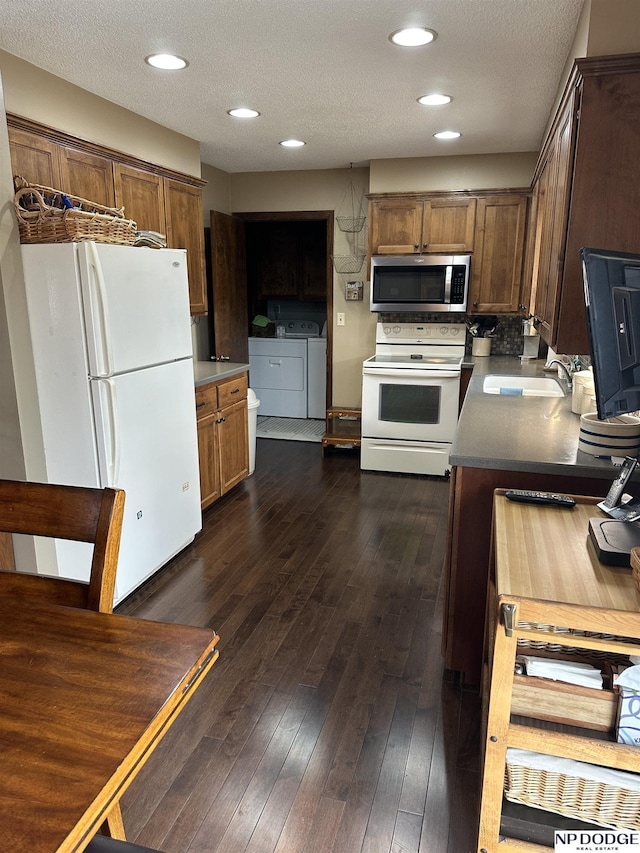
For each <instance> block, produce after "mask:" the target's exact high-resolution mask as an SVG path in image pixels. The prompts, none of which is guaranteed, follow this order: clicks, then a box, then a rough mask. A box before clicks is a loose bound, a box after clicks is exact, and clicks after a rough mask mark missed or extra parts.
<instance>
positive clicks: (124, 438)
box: [91, 359, 202, 601]
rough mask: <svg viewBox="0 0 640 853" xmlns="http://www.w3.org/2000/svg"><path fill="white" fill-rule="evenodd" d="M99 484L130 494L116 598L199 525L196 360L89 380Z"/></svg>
mask: <svg viewBox="0 0 640 853" xmlns="http://www.w3.org/2000/svg"><path fill="white" fill-rule="evenodd" d="M91 384H92V391H93V397H94V407H95V412H96V423H97V436H98V442H97V443H98V455H99V460H100V472H101V479H102V485H104V486H117V487H119V488H122V489H124V490H125V492H126V499H125V510H124V523H123V528H122V540H121V545H120V558H119V561H118V573H117V576H116V601H121V600H122V599H123V598H124V597H125V596H126V595H128V594H129V593H130V592H132V591H133V590H134V589H135V588H136V587H137V586H139V585H140V584H141V583H142V582H143V581H144V580H145V579H146V578H148V577H149V576H150V575H152V574H153V572H155V571H156V570H157V569H159V568H160V567H161V566H163V565H164V564H165V563H166V562H167V561H168V560H170V559H171V557H173V556H174V555H175V554H176V553H177V552H178V551H180V550H182V548H184V547H185V545H187V544H188V543H189V542H190V541H191V540H192V539H193V537H194V536H195V534H196V533H197V532H198V530H200V529H201V527H202V514H201V511H200V478H199V469H198V449H197V435H196V415H195V395H194V388H193V367H192V362H191V359H184V360H183V361H176V362H171V363H170V364H163V365H159V366H155V367H149V368H146V369H144V370H139V371H136V372H132V373H126V374H123V375H120V376H115V377H108V378H104V379H94V380H92V383H91Z"/></svg>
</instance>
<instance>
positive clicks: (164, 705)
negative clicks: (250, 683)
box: [0, 596, 218, 853]
mask: <svg viewBox="0 0 640 853" xmlns="http://www.w3.org/2000/svg"><path fill="white" fill-rule="evenodd" d="M217 641H218V637H217V635H216V634H215V632H214V631H211V630H209V629H204V628H194V627H189V626H184V625H172V624H164V623H160V622H149V621H146V620H142V619H133V618H129V617H126V616H118V615H114V614H106V613H94V612H92V611H88V610H80V609H74V608H68V607H62V606H59V605H49V604H44V603H35V602H29V603H25V602H21V601H17V600H16V599H13V598H10V597H8V596H7V597H1V596H0V838H1V840H2V843H1V844H0V847H1V848H2V849H3V850H7V851H9V850H10V851H11V853H54V851H55V853H79V851H81V850H84V848H85V847H86V845H87V844H88V842H89V841H90V839H91V838H92V837H93V835H95V833H96V831H97V830H98V829H99V827H100V825H101V823H102V821H103V820H104V817H105V814H106V812H107V811H108V809H109V807H110V804H111V803H113V802H114V801H115V800H117V799H118V798H119V797H120V795H121V794H122V792H123V791H124V790H125V789H126V788H127V787H128V786H129V784H130V782H131V780H132V779H133V777H134V776H135V775H136V773H137V772H138V770H139V769H140V767H141V766H142V765H143V764H144V762H145V761H146V759H147V758H148V756H149V755H150V753H151V752H152V750H153V749H154V747H155V745H156V744H157V742H158V741H159V740H160V738H161V737H162V736H163V734H164V732H165V731H166V730H167V729H168V727H169V726H170V725H171V724H172V722H173V720H174V719H175V717H176V716H177V715H178V714H179V713H180V711H181V709H182V707H183V706H184V704H185V703H186V702H187V700H188V699H189V698H190V696H191V695H192V694H193V692H194V691H195V690H196V688H197V687H198V685H199V684H200V682H201V680H202V679H203V678H204V676H205V674H206V673H207V672H208V671H209V669H210V668H211V666H212V665H213V663H214V662H215V660H216V658H217V656H218V652H217V651H216V649H215V646H216V643H217Z"/></svg>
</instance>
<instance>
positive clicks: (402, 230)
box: [369, 198, 423, 255]
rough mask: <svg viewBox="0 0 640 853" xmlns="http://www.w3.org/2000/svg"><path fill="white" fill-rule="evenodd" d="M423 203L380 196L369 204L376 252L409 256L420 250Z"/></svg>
mask: <svg viewBox="0 0 640 853" xmlns="http://www.w3.org/2000/svg"><path fill="white" fill-rule="evenodd" d="M422 216H423V202H422V201H415V200H412V199H406V198H398V199H380V200H374V201H372V202H371V204H370V206H369V227H370V233H371V238H370V247H371V254H373V255H409V254H415V253H416V252H420V246H421V243H422Z"/></svg>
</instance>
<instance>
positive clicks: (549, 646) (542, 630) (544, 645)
mask: <svg viewBox="0 0 640 853" xmlns="http://www.w3.org/2000/svg"><path fill="white" fill-rule="evenodd" d="M518 627H519V628H525V629H527V630H531V631H539V636H540V639H539V640H538V639H534V638H533V637H518V644H517V648H518V652H517V653H518V654H526V653H527V651H531V650H535V651H539V652H550V653H554V654H560V655H572V656H577V657H588V658H591V659H593V660H601V661H608V662H610V663H621V662H623V661H628V659H629V657H628V655H627V654H625V653H623V652H621V653H619V654H616V652H609V651H598V650H594V649H590V648H582V647H580V646H566V645H560V643H554V642H553V635H554V634H555V635H556V636H561V637H564V638H570V637H576V638H578V637H580V638H585V637H589V638H592V639H597V640H607V641H612V642H620V643H626V644H628V645H635V644H636V643H637V640H634V639H633V638H631V637H619V636H617V635H616V634H603V633H601V632H598V631H583V630H580V629H577V628H562V627H559V626H557V625H542V624H541V623H539V622H518Z"/></svg>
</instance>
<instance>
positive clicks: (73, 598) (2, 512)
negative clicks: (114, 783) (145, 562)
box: [0, 480, 125, 840]
mask: <svg viewBox="0 0 640 853" xmlns="http://www.w3.org/2000/svg"><path fill="white" fill-rule="evenodd" d="M124 498H125V493H124V491H123V490H122V489H91V488H84V487H80V486H60V485H55V484H51V483H25V482H17V481H14V480H0V540H1V541H0V595H15V596H21V597H23V598H31V599H39V600H45V601H52V602H55V603H56V604H64V605H67V606H68V607H81V608H83V609H86V610H97V611H100V612H101V613H111V612H112V611H113V596H114V588H115V581H116V569H117V567H118V551H119V549H120V534H121V532H122V518H123V514H124ZM13 533H21V534H27V535H32V536H46V537H52V538H56V539H72V540H75V541H79V542H92V543H93V558H92V562H91V573H90V577H89V581H88V583H84V582H82V581H75V580H66V579H64V578H59V577H53V576H50V575H37V574H26V573H23V572H17V571H15V563H14V559H13V546H12V543H11V534H13ZM103 831H104V832H105V833H106V834H108V835H109V836H111V837H112V838H116V839H121V840H125V832H124V824H123V822H122V813H121V811H120V805H119V803H116V804H115V805H114V806H113V807H112V809H111V811H110V813H109V816H108V818H107V821H106V826H105V827H103Z"/></svg>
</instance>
